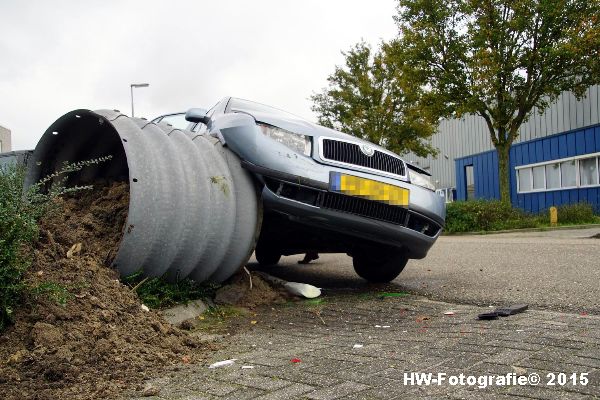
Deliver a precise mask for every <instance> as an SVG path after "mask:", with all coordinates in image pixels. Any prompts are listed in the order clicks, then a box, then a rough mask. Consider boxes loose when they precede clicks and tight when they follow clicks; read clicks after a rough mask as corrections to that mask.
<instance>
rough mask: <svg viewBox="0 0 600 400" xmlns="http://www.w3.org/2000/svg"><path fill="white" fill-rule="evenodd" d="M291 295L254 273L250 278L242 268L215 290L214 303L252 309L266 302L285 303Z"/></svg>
mask: <svg viewBox="0 0 600 400" xmlns="http://www.w3.org/2000/svg"><path fill="white" fill-rule="evenodd" d="M251 281H252V287H250V282H251ZM291 297H292V296H290V294H289V293H287V292H286V290H285V289H283V288H276V287H274V286H272V285H271V284H270V283H269V282H267V281H265V280H264V279H263V278H262V277H260V276H259V275H257V274H255V273H253V274H252V278H250V275H249V274H248V273H247V272H245V271H243V270H242V271H240V272H238V273H237V274H236V275H234V276H233V277H231V279H229V281H228V282H227V284H226V285H225V286H223V287H221V288H220V289H219V290H217V293H216V295H215V303H217V304H226V305H232V306H239V307H244V308H250V309H253V308H256V307H259V306H263V305H268V304H277V303H279V304H281V303H285V302H286V301H287V300H289V299H290V298H291Z"/></svg>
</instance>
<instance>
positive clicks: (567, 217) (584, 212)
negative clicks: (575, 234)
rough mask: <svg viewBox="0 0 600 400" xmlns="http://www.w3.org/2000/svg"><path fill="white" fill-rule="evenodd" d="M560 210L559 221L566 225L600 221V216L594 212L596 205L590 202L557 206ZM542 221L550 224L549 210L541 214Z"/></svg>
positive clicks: (558, 210)
mask: <svg viewBox="0 0 600 400" xmlns="http://www.w3.org/2000/svg"><path fill="white" fill-rule="evenodd" d="M556 209H557V212H558V223H559V224H565V225H576V224H589V223H594V222H598V217H597V216H596V215H595V214H594V207H593V206H592V205H591V204H589V203H577V204H566V205H564V206H558V207H556ZM540 221H541V222H543V223H545V224H549V223H550V215H549V212H548V211H547V210H546V212H544V213H542V214H541V215H540Z"/></svg>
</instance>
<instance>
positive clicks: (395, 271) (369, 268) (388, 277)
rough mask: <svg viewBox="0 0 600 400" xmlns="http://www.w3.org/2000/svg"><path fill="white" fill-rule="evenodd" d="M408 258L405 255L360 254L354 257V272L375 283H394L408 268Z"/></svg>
mask: <svg viewBox="0 0 600 400" xmlns="http://www.w3.org/2000/svg"><path fill="white" fill-rule="evenodd" d="M407 262H408V257H406V256H405V255H404V254H403V253H391V254H386V255H383V256H382V255H379V256H374V255H373V254H372V253H370V254H366V253H359V254H355V255H354V256H353V257H352V264H353V265H354V271H356V273H357V274H358V276H360V277H361V278H363V279H365V280H367V281H369V282H373V283H387V282H390V281H393V280H394V279H395V278H396V277H397V276H398V275H400V272H402V270H403V269H404V267H405V266H406V263H407Z"/></svg>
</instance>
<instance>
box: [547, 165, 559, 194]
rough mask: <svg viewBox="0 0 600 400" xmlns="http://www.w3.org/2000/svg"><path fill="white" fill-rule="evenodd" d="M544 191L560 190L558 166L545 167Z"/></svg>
mask: <svg viewBox="0 0 600 400" xmlns="http://www.w3.org/2000/svg"><path fill="white" fill-rule="evenodd" d="M546 189H560V164H559V163H554V164H550V165H546Z"/></svg>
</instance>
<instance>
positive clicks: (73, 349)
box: [0, 183, 202, 399]
mask: <svg viewBox="0 0 600 400" xmlns="http://www.w3.org/2000/svg"><path fill="white" fill-rule="evenodd" d="M58 202H59V204H58V206H59V207H58V210H59V211H57V212H55V213H52V215H50V216H49V217H47V218H46V219H45V220H44V221H43V222H42V224H41V234H40V240H39V242H38V243H37V244H36V246H35V249H34V254H33V259H34V260H33V265H32V267H31V268H30V270H29V271H28V273H27V276H26V281H27V285H28V286H29V287H31V288H35V289H33V290H30V291H28V293H27V294H26V298H25V306H24V307H21V308H20V309H19V310H16V312H15V325H14V326H12V327H10V328H9V329H8V330H7V331H5V332H4V333H3V334H1V336H0V393H2V397H3V398H4V399H24V398H27V399H57V398H69V399H78V398H86V399H88V398H103V397H104V398H106V397H116V395H117V394H118V393H122V392H123V391H124V390H127V389H132V388H135V387H136V386H138V385H139V384H140V383H141V382H142V381H143V380H144V379H145V378H146V377H148V376H152V375H155V374H156V373H157V372H160V369H161V368H160V367H161V366H165V365H172V364H177V363H189V362H193V361H196V360H199V359H201V357H202V356H201V352H200V349H199V347H198V345H199V343H198V342H197V341H196V340H195V339H192V338H191V337H189V336H188V335H187V334H186V333H185V332H182V331H180V330H178V329H176V328H174V327H172V326H170V325H169V324H167V323H166V322H165V321H164V320H163V319H162V317H160V316H159V315H158V314H157V313H155V312H153V311H145V310H143V309H142V307H141V304H140V301H139V300H138V298H137V296H136V294H135V293H134V292H132V291H131V289H130V288H129V287H127V286H124V285H123V284H121V283H120V282H119V280H118V275H117V273H116V271H114V270H112V269H110V268H107V266H108V265H110V262H111V260H112V259H113V258H114V257H115V254H116V250H117V248H118V244H119V241H120V238H121V235H122V230H123V229H124V224H125V221H126V217H127V209H128V204H129V188H128V186H127V184H125V183H112V184H104V185H96V186H95V188H94V189H93V190H90V191H84V192H80V193H78V194H77V195H74V196H71V197H67V198H65V199H60V200H58Z"/></svg>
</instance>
